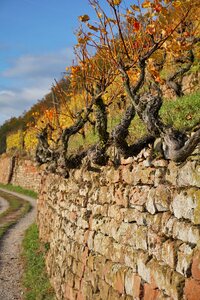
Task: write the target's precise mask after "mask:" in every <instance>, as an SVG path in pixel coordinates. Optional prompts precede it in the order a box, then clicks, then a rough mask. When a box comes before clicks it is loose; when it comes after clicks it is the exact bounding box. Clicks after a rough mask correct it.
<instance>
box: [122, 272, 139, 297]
mask: <svg viewBox="0 0 200 300" xmlns="http://www.w3.org/2000/svg"><path fill="white" fill-rule="evenodd" d="M125 291H126V294H127V295H130V296H132V297H133V298H139V297H140V291H141V277H140V276H138V275H137V274H134V273H133V271H132V270H131V269H129V270H128V271H127V272H126V275H125Z"/></svg>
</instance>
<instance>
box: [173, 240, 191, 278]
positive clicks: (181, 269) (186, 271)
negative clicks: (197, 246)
mask: <svg viewBox="0 0 200 300" xmlns="http://www.w3.org/2000/svg"><path fill="white" fill-rule="evenodd" d="M192 256H193V249H192V248H191V247H190V246H189V245H187V244H185V243H184V244H182V245H181V246H180V247H179V250H178V253H177V266H176V271H177V272H178V273H180V274H182V275H184V276H185V277H189V276H190V275H191V265H192Z"/></svg>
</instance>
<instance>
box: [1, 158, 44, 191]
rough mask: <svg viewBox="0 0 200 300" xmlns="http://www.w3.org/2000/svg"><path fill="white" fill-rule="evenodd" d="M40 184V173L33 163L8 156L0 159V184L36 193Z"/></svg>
mask: <svg viewBox="0 0 200 300" xmlns="http://www.w3.org/2000/svg"><path fill="white" fill-rule="evenodd" d="M40 182H41V172H40V169H39V168H38V167H37V166H36V164H35V163H34V162H33V161H31V160H29V159H26V158H19V157H10V156H8V155H2V156H1V157H0V183H3V184H7V183H11V184H13V185H19V186H21V187H23V188H25V189H30V190H33V191H35V192H38V191H39V187H40Z"/></svg>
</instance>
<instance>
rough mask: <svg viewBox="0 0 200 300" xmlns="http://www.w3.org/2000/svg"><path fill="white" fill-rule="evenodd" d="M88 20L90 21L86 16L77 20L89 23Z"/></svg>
mask: <svg viewBox="0 0 200 300" xmlns="http://www.w3.org/2000/svg"><path fill="white" fill-rule="evenodd" d="M89 19H90V17H89V16H88V15H83V16H80V17H79V20H80V21H81V22H87V21H89Z"/></svg>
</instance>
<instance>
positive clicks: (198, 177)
mask: <svg viewBox="0 0 200 300" xmlns="http://www.w3.org/2000/svg"><path fill="white" fill-rule="evenodd" d="M177 185H178V186H196V187H200V165H199V163H198V161H188V162H187V163H186V164H185V165H184V166H183V167H181V168H180V169H179V171H178V176H177Z"/></svg>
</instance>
